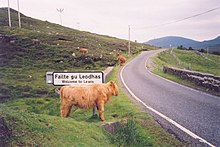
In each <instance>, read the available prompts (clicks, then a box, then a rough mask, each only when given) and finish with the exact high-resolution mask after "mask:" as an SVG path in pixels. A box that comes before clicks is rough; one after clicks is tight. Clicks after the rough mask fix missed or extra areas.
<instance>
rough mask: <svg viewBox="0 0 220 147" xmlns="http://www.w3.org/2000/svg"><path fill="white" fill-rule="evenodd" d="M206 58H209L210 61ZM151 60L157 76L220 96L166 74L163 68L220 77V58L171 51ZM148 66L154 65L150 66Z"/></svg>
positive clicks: (190, 52)
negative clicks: (168, 67)
mask: <svg viewBox="0 0 220 147" xmlns="http://www.w3.org/2000/svg"><path fill="white" fill-rule="evenodd" d="M171 52H173V54H171ZM175 56H176V57H175ZM204 57H207V58H208V59H207V58H204ZM151 60H152V61H153V66H154V70H153V72H154V73H155V74H158V75H160V76H162V77H164V78H167V79H170V80H172V81H175V82H177V83H180V84H183V85H186V86H189V87H192V88H195V89H198V90H202V91H206V92H208V93H211V94H214V95H219V93H218V92H214V91H207V90H206V88H203V87H200V86H197V85H196V84H195V83H193V82H191V81H187V80H183V79H181V78H180V77H177V76H174V75H172V74H169V73H164V72H163V67H164V66H171V67H177V68H181V69H188V70H193V71H197V72H203V73H209V74H213V75H216V76H220V70H219V69H220V56H218V55H213V54H204V53H203V54H200V53H197V52H195V51H186V50H177V49H173V50H171V49H170V50H167V51H164V52H161V53H159V54H157V55H155V56H154V57H151ZM147 66H152V65H149V64H148V65H147Z"/></svg>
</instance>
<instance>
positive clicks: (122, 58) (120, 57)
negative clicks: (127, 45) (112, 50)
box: [116, 52, 126, 66]
mask: <svg viewBox="0 0 220 147" xmlns="http://www.w3.org/2000/svg"><path fill="white" fill-rule="evenodd" d="M116 56H117V57H118V62H119V65H120V66H122V65H123V64H124V63H125V62H126V58H125V57H124V56H122V55H120V53H119V52H116Z"/></svg>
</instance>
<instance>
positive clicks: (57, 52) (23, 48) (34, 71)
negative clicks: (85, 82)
mask: <svg viewBox="0 0 220 147" xmlns="http://www.w3.org/2000/svg"><path fill="white" fill-rule="evenodd" d="M7 17H8V16H7V8H0V18H2V19H1V20H0V25H1V28H0V35H2V36H5V39H3V41H2V42H1V43H0V52H1V54H0V61H1V62H0V70H1V71H2V72H0V88H1V89H2V92H1V94H0V101H3V100H5V99H10V98H24V97H42V96H44V97H48V96H51V94H52V93H51V92H50V91H52V90H53V89H52V88H51V87H48V86H47V85H46V84H45V74H46V72H48V71H51V72H53V71H57V72H58V71H59V72H63V71H64V70H65V71H69V72H71V71H86V70H104V69H105V68H106V67H108V66H114V65H116V64H117V58H116V56H115V54H114V50H120V51H121V54H123V55H125V56H126V57H127V54H126V52H127V44H128V41H127V40H123V39H118V38H115V37H110V36H104V35H98V34H93V33H90V32H84V31H79V30H76V29H71V28H67V27H63V26H60V25H58V24H53V23H50V22H48V21H41V20H37V19H34V18H31V17H27V16H25V15H23V14H21V20H22V28H18V27H17V26H18V19H17V12H16V11H15V10H13V9H12V10H11V20H12V22H13V23H12V27H11V28H9V27H8V22H7ZM33 39H35V40H36V39H37V40H39V43H37V44H36V43H35V42H33ZM78 47H85V48H88V49H89V53H88V54H86V55H84V56H83V55H81V54H80V53H79V52H78V51H77V50H76V49H77V48H78ZM151 49H154V48H153V47H152V46H149V45H146V44H142V43H136V42H131V50H132V52H131V54H137V53H138V52H140V51H142V50H151ZM73 53H75V54H76V56H75V57H74V56H72V54H73ZM15 81H16V82H15Z"/></svg>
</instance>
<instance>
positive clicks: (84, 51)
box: [79, 48, 89, 55]
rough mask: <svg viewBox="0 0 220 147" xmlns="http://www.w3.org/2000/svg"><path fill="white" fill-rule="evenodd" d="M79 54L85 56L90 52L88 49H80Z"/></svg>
mask: <svg viewBox="0 0 220 147" xmlns="http://www.w3.org/2000/svg"><path fill="white" fill-rule="evenodd" d="M79 52H80V53H82V54H83V55H84V54H86V53H88V52H89V51H88V49H87V48H80V49H79Z"/></svg>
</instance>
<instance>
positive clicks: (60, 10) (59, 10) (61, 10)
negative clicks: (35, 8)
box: [57, 8, 64, 25]
mask: <svg viewBox="0 0 220 147" xmlns="http://www.w3.org/2000/svg"><path fill="white" fill-rule="evenodd" d="M63 10H64V8H63V9H61V8H60V9H57V11H58V12H60V25H62V16H61V12H63Z"/></svg>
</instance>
